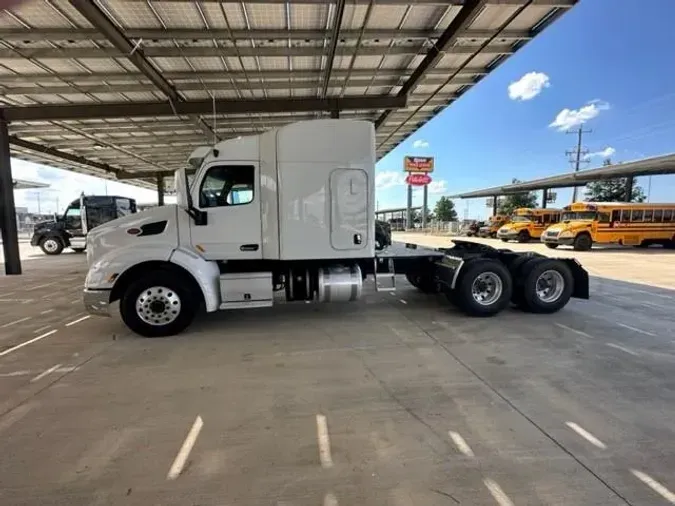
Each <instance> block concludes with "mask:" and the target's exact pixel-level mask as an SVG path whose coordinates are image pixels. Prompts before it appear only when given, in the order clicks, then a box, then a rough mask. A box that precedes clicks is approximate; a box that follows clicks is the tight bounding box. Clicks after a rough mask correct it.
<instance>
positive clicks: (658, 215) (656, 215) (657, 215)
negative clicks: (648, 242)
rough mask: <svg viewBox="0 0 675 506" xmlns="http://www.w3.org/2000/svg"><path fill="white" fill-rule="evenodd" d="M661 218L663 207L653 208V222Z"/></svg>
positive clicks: (658, 221)
mask: <svg viewBox="0 0 675 506" xmlns="http://www.w3.org/2000/svg"><path fill="white" fill-rule="evenodd" d="M662 219H663V209H654V222H655V223H661V220H662Z"/></svg>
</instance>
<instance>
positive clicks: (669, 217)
mask: <svg viewBox="0 0 675 506" xmlns="http://www.w3.org/2000/svg"><path fill="white" fill-rule="evenodd" d="M671 221H673V210H672V209H664V210H663V222H664V223H670V222H671Z"/></svg>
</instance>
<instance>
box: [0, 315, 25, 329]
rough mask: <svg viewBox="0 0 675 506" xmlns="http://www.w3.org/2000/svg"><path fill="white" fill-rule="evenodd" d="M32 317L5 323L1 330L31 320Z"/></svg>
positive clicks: (0, 326) (0, 327)
mask: <svg viewBox="0 0 675 506" xmlns="http://www.w3.org/2000/svg"><path fill="white" fill-rule="evenodd" d="M31 318H32V316H26V317H25V318H19V319H18V320H14V321H13V322H9V323H5V324H4V325H0V329H6V328H7V327H11V326H12V325H16V324H17V323H21V322H25V321H27V320H30V319H31Z"/></svg>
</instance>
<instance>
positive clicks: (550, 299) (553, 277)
mask: <svg viewBox="0 0 675 506" xmlns="http://www.w3.org/2000/svg"><path fill="white" fill-rule="evenodd" d="M513 272H514V277H515V280H516V282H515V287H514V291H513V298H512V301H513V303H514V304H515V305H516V306H518V307H520V308H521V309H523V310H525V311H528V312H530V313H540V314H545V313H555V312H556V311H559V310H560V309H562V308H563V307H565V305H566V304H567V303H568V302H569V300H570V298H571V297H572V292H573V291H574V276H573V275H572V271H571V270H570V268H569V267H568V266H567V265H566V264H565V263H564V262H562V261H560V260H555V259H550V258H542V257H533V258H530V259H527V260H526V261H524V262H522V263H520V265H519V266H517V267H516V268H515V270H514V271H513Z"/></svg>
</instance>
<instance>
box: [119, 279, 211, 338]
mask: <svg viewBox="0 0 675 506" xmlns="http://www.w3.org/2000/svg"><path fill="white" fill-rule="evenodd" d="M191 285H192V283H190V282H186V280H185V279H184V277H183V276H175V275H172V273H168V272H163V271H156V272H151V273H149V274H147V275H146V276H144V277H142V278H141V279H139V280H138V281H136V282H134V283H132V284H131V285H130V286H129V287H128V288H127V290H126V291H125V293H124V295H123V297H122V301H121V302H120V314H121V316H122V320H123V321H124V323H125V324H126V325H127V327H129V328H130V329H131V330H133V331H134V332H136V333H137V334H140V335H141V336H144V337H164V336H172V335H174V334H178V333H180V332H182V331H183V330H185V329H186V328H187V327H188V325H190V323H192V320H193V319H194V317H195V314H196V313H197V308H198V305H197V302H196V301H197V300H198V298H197V297H196V296H195V294H194V293H193V290H190V288H191Z"/></svg>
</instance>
